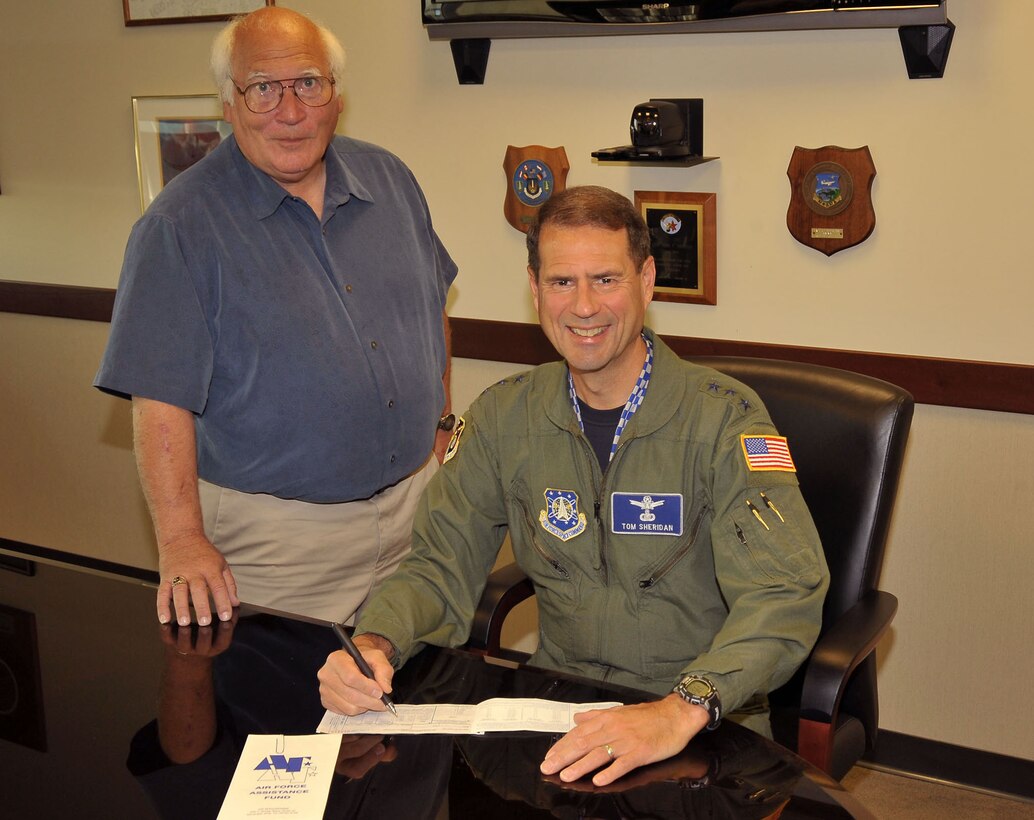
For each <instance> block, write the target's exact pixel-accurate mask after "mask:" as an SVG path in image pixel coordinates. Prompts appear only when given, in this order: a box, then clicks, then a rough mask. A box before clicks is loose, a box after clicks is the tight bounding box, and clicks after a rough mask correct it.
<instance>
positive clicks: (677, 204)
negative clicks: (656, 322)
mask: <svg viewBox="0 0 1034 820" xmlns="http://www.w3.org/2000/svg"><path fill="white" fill-rule="evenodd" d="M716 200H717V195H716V194H707V193H704V194H699V193H684V192H679V191H636V192H635V206H636V208H637V209H638V210H639V213H640V214H642V216H643V219H645V220H646V224H647V226H649V227H650V234H651V239H652V238H653V237H654V236H655V234H656V231H659V230H663V231H664V232H665V233H671V232H670V231H667V230H665V229H664V228H663V227H661V225H660V220H661V219H664V218H666V217H668V216H673V217H674V218H675V220H676V224H677V226H678V227H677V228H676V231H677V232H681V230H682V227H683V226H684V225H685V224H686V222H687V219H688V220H690V224H691V226H692V227H694V228H695V233H694V235H693V236H692V237H691V238H690V241H689V243H688V245H689V250H688V251H687V250H686V249H684V248H672V249H669V250H667V251H664V252H662V251H660V250H658V249H657V247H656V243H654V242H653V241H651V245H652V248H653V254H654V261H655V262H656V264H657V281H658V284H656V285H655V286H654V289H653V298H654V299H655V300H657V301H660V302H687V303H691V304H697V305H716V304H718V288H717V284H718V260H717V248H716V245H717V242H716V237H717V229H716V225H715V222H716V218H715V215H716V211H717V205H716ZM672 235H674V234H672ZM675 268H683V269H688V270H691V271H692V272H693V274H694V276H695V282H687V283H686V284H685V286H682V285H675V284H672V282H673V280H677V279H679V278H682V277H681V275H680V274H679V273H678V272H676V271H674V270H673V269H675ZM666 274H667V275H666ZM665 280H666V281H667V284H662V282H665Z"/></svg>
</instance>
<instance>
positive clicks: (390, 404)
mask: <svg viewBox="0 0 1034 820" xmlns="http://www.w3.org/2000/svg"><path fill="white" fill-rule="evenodd" d="M394 406H395V399H388V409H389V410H390V409H391V408H392V407H394Z"/></svg>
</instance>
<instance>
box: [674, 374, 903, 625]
mask: <svg viewBox="0 0 1034 820" xmlns="http://www.w3.org/2000/svg"><path fill="white" fill-rule="evenodd" d="M689 358H691V360H692V361H693V362H696V363H697V364H702V365H706V366H708V367H713V368H714V369H715V370H718V371H720V372H722V373H725V374H727V375H729V376H732V377H733V378H735V379H739V380H740V381H742V382H743V383H744V384H746V385H748V386H750V387H752V388H753V389H754V390H755V391H757V393H758V395H759V396H760V397H761V400H762V401H763V402H764V403H765V407H766V408H767V409H768V412H769V414H770V415H771V417H772V421H773V422H774V423H775V426H776V428H777V429H778V430H779V433H780V435H783V436H786V438H787V439H788V441H789V444H790V453H791V454H792V456H793V459H794V462H795V464H796V466H797V477H798V480H799V481H800V485H801V493H802V494H803V495H804V500H805V501H806V502H807V503H808V508H809V510H810V511H811V514H812V518H813V519H814V521H815V526H816V528H817V529H818V531H819V536H820V537H821V538H822V546H823V550H824V551H825V555H826V563H827V564H828V565H829V573H830V587H829V593H828V594H827V596H826V603H825V607H824V611H823V622H824V623H825V624H829V623H832V622H833V621H834V620H836V619H837V618H838V617H839V616H840V615H842V614H843V613H844V612H845V611H846V610H847V609H849V608H850V607H851V606H852V605H853V604H855V603H856V602H857V601H858V600H859V599H860V598H861V597H862V596H863V595H864V594H865V593H866V592H868V591H869V590H872V589H875V588H876V585H877V584H878V583H879V577H880V571H881V569H882V566H883V554H884V547H885V545H886V540H887V531H888V529H889V526H890V514H891V509H892V507H893V504H894V497H895V495H896V492H897V486H898V478H899V476H900V474H901V463H902V460H903V457H904V452H905V442H906V440H907V438H908V431H909V427H910V426H911V422H912V412H913V408H914V401H913V398H912V396H911V394H910V393H908V391H906V390H903V389H902V388H900V387H897V386H896V385H893V384H890V383H889V382H885V381H881V380H879V379H874V378H871V377H869V376H863V375H861V374H858V373H852V372H849V371H846V370H839V369H836V368H830V367H821V366H819V365H812V364H803V363H800V362H787V361H778V360H775V359H753V358H741V357H735V356H693V357H689Z"/></svg>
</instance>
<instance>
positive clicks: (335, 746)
mask: <svg viewBox="0 0 1034 820" xmlns="http://www.w3.org/2000/svg"><path fill="white" fill-rule="evenodd" d="M340 749H341V738H340V737H334V736H331V735H248V739H247V741H245V743H244V750H243V751H242V752H241V758H240V760H239V761H238V762H237V770H236V771H235V772H234V773H233V779H232V780H231V781H230V788H229V789H228V790H227V792H226V798H225V799H224V800H223V806H222V808H221V809H220V810H219V818H218V820H244V818H251V817H263V818H265V817H294V818H306V819H307V818H321V817H323V813H324V811H325V810H326V808H327V796H328V795H329V794H330V781H331V780H332V779H333V778H334V767H335V766H336V765H337V756H338V752H339V750H340Z"/></svg>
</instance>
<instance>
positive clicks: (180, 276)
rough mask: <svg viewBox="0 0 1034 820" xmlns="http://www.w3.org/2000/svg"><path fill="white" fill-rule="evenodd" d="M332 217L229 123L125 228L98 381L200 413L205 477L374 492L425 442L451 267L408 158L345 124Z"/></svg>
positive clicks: (330, 185)
mask: <svg viewBox="0 0 1034 820" xmlns="http://www.w3.org/2000/svg"><path fill="white" fill-rule="evenodd" d="M325 160H326V170H327V181H326V191H325V199H324V209H323V216H322V219H321V220H318V219H317V218H316V215H315V213H314V212H313V211H312V209H311V208H310V207H309V205H308V204H307V203H306V202H305V201H304V200H302V199H300V198H298V197H293V196H291V195H290V194H288V193H287V192H286V191H285V190H284V189H283V188H281V187H280V186H279V185H278V184H277V183H276V182H274V181H273V180H272V179H271V178H270V177H269V176H267V175H266V174H264V173H263V172H261V171H260V170H258V169H257V168H256V167H255V166H253V165H252V164H251V163H250V162H249V161H248V160H247V159H246V158H245V157H244V155H243V154H242V153H241V151H240V149H239V148H238V146H237V144H236V141H235V140H234V139H233V138H232V137H230V138H228V139H227V140H224V142H223V143H222V144H221V145H220V146H219V147H218V148H217V149H216V150H215V151H213V152H212V153H211V154H210V155H209V156H208V157H206V158H205V159H204V160H202V161H201V162H199V163H198V164H197V165H195V166H193V167H192V168H190V169H188V170H187V171H185V172H184V173H183V174H180V175H179V176H178V177H176V178H175V179H173V180H172V181H171V182H170V183H169V185H168V186H166V188H165V189H164V190H163V191H162V192H161V194H160V195H159V196H158V197H157V198H156V199H155V201H154V202H153V203H152V205H151V206H150V208H149V209H148V210H147V212H146V213H145V214H144V216H143V217H142V218H141V219H140V220H139V221H138V222H137V224H136V225H135V226H134V228H133V231H132V233H131V235H130V239H129V244H128V247H127V250H126V255H125V260H124V263H123V269H122V275H121V278H120V281H119V288H118V293H117V296H116V300H115V313H114V317H113V320H112V331H111V337H110V339H109V342H108V348H107V350H106V352H105V355H104V359H103V361H102V363H101V367H100V371H99V372H98V374H97V378H96V380H95V384H96V385H97V386H98V387H100V388H101V389H103V390H106V391H108V392H112V393H115V394H119V395H127V396H142V397H146V398H151V399H156V400H158V401H162V402H166V403H168V404H173V405H176V406H179V407H183V408H186V409H188V410H190V411H192V412H193V413H194V414H195V418H196V431H197V449H198V474H199V475H200V477H202V478H204V479H205V480H207V481H211V482H213V483H215V484H220V485H222V486H226V487H232V488H234V489H238V490H242V491H245V492H262V493H270V494H273V495H276V496H279V497H282V498H298V499H302V500H306V501H314V502H337V501H348V500H353V499H357V498H367V497H369V496H370V495H372V494H374V493H376V492H377V491H378V490H380V489H383V488H384V487H386V486H390V485H391V484H394V483H396V482H397V481H399V480H400V479H401V478H403V477H404V476H406V475H408V474H409V473H410V472H412V471H413V470H414V469H415V468H416V467H418V466H419V465H420V464H421V463H422V462H423V461H424V460H425V459H426V458H427V456H428V455H429V453H430V451H431V447H432V445H433V441H434V432H435V424H436V422H437V419H438V416H439V414H440V411H441V409H442V406H443V404H444V393H443V388H442V382H441V379H442V372H443V370H444V368H445V362H446V352H445V342H444V338H443V333H442V313H443V310H444V308H445V299H446V294H447V292H448V289H449V286H450V284H451V283H452V281H453V279H454V278H455V275H456V266H455V264H454V263H453V261H452V259H451V258H450V257H449V255H448V253H447V252H446V250H445V248H444V247H443V246H442V244H441V242H440V240H439V239H438V236H437V235H436V234H435V232H434V228H433V227H432V225H431V218H430V215H429V214H428V211H427V205H426V202H425V201H424V197H423V194H422V193H421V191H420V188H419V186H418V185H417V183H416V180H415V179H414V177H413V175H412V173H411V172H410V171H409V169H408V168H406V166H405V165H403V164H402V162H401V161H400V160H399V159H398V158H397V157H395V156H393V155H392V154H390V153H388V152H387V151H384V150H383V149H380V148H377V147H376V146H373V145H369V144H367V143H362V142H358V141H356V140H352V139H347V138H345V137H336V138H335V139H334V141H333V142H332V144H331V146H330V147H329V148H328V150H327V153H326V156H325Z"/></svg>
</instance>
